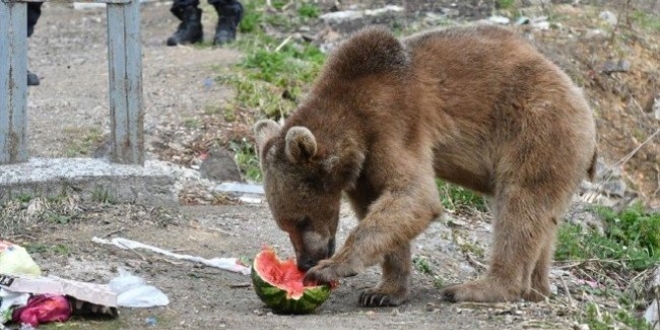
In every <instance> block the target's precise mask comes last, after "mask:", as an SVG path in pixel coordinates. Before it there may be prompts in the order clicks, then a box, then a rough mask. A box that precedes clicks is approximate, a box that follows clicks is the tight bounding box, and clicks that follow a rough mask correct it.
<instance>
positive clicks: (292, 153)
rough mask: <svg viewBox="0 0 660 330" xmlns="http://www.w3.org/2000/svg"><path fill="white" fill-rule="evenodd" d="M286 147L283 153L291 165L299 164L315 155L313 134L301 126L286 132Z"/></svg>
mask: <svg viewBox="0 0 660 330" xmlns="http://www.w3.org/2000/svg"><path fill="white" fill-rule="evenodd" d="M285 142H286V144H285V145H286V147H285V149H284V152H285V154H286V157H287V158H288V159H289V161H290V162H292V163H294V164H295V163H300V162H302V161H305V160H309V159H310V158H312V157H314V155H316V138H314V134H312V132H311V131H310V130H309V129H307V128H306V127H302V126H294V127H291V128H289V131H288V132H286V138H285Z"/></svg>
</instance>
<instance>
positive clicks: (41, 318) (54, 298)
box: [12, 294, 71, 327]
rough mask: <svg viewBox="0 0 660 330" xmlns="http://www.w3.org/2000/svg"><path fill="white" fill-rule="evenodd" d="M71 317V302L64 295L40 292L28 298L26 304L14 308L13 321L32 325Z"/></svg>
mask: <svg viewBox="0 0 660 330" xmlns="http://www.w3.org/2000/svg"><path fill="white" fill-rule="evenodd" d="M69 317H71V304H70V303H69V300H67V299H66V298H65V297H64V296H60V295H52V294H41V295H36V296H33V297H32V298H30V300H28V303H27V305H25V306H23V307H19V308H17V309H16V310H14V314H13V319H12V320H13V321H14V322H16V323H19V324H29V325H31V326H33V327H36V326H38V325H39V324H41V323H48V322H65V321H67V320H68V319H69Z"/></svg>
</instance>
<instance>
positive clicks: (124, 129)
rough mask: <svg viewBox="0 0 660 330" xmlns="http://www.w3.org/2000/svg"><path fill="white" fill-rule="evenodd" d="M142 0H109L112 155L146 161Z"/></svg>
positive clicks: (133, 161) (128, 160)
mask: <svg viewBox="0 0 660 330" xmlns="http://www.w3.org/2000/svg"><path fill="white" fill-rule="evenodd" d="M139 6H140V2H139V1H138V0H134V1H133V2H131V3H130V4H126V5H120V4H108V7H107V12H108V70H109V75H108V76H109V88H110V90H109V96H110V125H111V127H110V129H111V132H112V134H111V136H112V137H111V138H112V147H111V148H112V158H111V160H112V161H113V162H116V163H122V164H139V165H143V164H144V113H143V97H142V51H141V47H140V17H139V10H140V7H139Z"/></svg>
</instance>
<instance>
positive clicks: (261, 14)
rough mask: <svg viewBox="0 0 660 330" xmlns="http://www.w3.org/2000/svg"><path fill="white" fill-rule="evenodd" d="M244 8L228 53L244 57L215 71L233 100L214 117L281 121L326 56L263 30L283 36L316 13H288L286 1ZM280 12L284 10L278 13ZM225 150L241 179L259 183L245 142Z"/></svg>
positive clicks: (304, 9)
mask: <svg viewBox="0 0 660 330" xmlns="http://www.w3.org/2000/svg"><path fill="white" fill-rule="evenodd" d="M244 6H245V15H244V17H243V20H242V21H241V23H240V25H239V31H240V32H241V37H240V38H239V39H238V40H237V41H236V42H235V43H233V44H232V47H234V48H236V49H238V50H240V51H242V52H243V53H244V54H245V56H244V57H243V58H242V60H241V61H240V62H239V63H237V64H236V65H235V66H233V67H230V68H228V69H227V68H224V69H219V71H218V72H219V75H218V77H217V78H216V80H217V81H218V82H219V83H221V84H224V85H228V86H231V87H232V88H233V89H234V91H235V96H234V99H233V100H232V101H230V104H228V105H227V106H226V107H224V108H222V109H221V111H218V112H219V113H218V114H217V115H218V116H223V118H224V120H225V121H227V122H232V121H234V120H236V119H237V118H238V117H239V116H238V111H249V112H250V113H251V114H253V115H252V118H253V119H252V120H254V121H257V120H259V119H264V118H270V119H274V120H279V119H281V118H286V117H288V116H289V115H290V114H291V113H292V112H293V111H294V110H295V109H296V107H297V106H298V104H299V102H300V100H301V99H302V98H303V96H304V95H305V93H306V92H307V91H308V89H309V88H310V87H311V84H312V82H313V80H314V79H315V78H316V76H317V75H318V73H319V72H320V69H321V67H322V65H323V63H324V61H325V58H326V56H325V54H323V53H322V52H321V51H320V49H319V48H318V47H316V46H314V45H312V44H309V43H306V42H304V41H302V40H298V39H295V38H293V37H281V38H276V37H273V36H271V35H268V34H266V32H265V29H264V27H266V26H270V27H271V28H272V27H274V28H276V29H279V30H287V29H288V28H290V27H291V26H293V25H295V24H297V23H299V22H303V21H304V20H306V19H310V18H314V17H318V15H319V9H318V7H317V6H316V5H313V4H309V3H303V4H299V5H297V7H290V6H289V2H287V1H271V8H270V9H269V8H268V6H267V5H266V2H265V1H264V0H250V1H245V2H244ZM285 6H286V7H287V9H286V10H284V11H280V10H282V9H283V8H285ZM272 9H275V11H273V10H272ZM247 124H251V123H247ZM228 147H229V148H230V149H231V150H232V151H234V153H235V157H236V161H237V163H238V166H239V169H240V170H241V172H242V174H243V175H244V177H246V178H247V179H249V180H252V181H257V182H258V181H261V173H260V169H259V162H258V159H257V156H256V154H255V148H254V146H253V145H252V143H251V142H250V141H249V139H248V137H244V138H237V139H234V140H232V141H230V142H229V146H228Z"/></svg>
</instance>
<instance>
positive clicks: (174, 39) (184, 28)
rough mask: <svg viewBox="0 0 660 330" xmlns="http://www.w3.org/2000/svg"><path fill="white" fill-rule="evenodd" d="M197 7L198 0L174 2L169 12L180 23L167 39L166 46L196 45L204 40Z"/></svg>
mask: <svg viewBox="0 0 660 330" xmlns="http://www.w3.org/2000/svg"><path fill="white" fill-rule="evenodd" d="M198 7H199V0H174V2H173V3H172V8H170V11H171V12H172V14H174V16H176V18H178V19H179V20H180V21H181V23H180V24H179V26H178V27H177V30H176V31H175V32H174V34H173V35H172V36H171V37H169V38H168V39H167V45H168V46H176V45H185V44H191V43H197V42H201V41H202V40H203V39H204V31H203V29H202V10H201V9H199V8H198Z"/></svg>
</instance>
